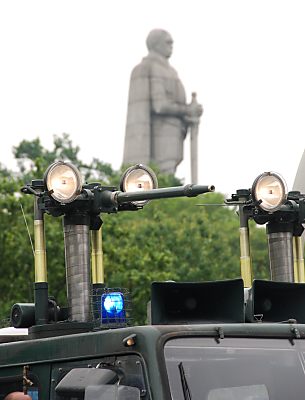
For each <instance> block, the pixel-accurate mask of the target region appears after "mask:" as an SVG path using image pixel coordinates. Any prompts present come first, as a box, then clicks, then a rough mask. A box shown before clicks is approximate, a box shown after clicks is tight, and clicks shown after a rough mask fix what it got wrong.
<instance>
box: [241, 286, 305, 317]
mask: <svg viewBox="0 0 305 400" xmlns="http://www.w3.org/2000/svg"><path fill="white" fill-rule="evenodd" d="M246 319H247V321H250V322H256V321H261V322H286V321H288V320H296V321H297V322H298V323H305V283H291V282H275V281H264V280H258V279H256V280H254V281H253V285H252V288H251V289H250V291H249V299H248V301H247V306H246Z"/></svg>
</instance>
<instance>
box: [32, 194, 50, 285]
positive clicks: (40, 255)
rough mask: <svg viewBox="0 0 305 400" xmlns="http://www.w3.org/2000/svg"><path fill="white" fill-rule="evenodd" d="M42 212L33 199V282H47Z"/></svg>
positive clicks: (36, 201)
mask: <svg viewBox="0 0 305 400" xmlns="http://www.w3.org/2000/svg"><path fill="white" fill-rule="evenodd" d="M43 215H44V214H43V212H42V211H41V210H39V208H38V199H37V198H36V197H35V200H34V242H35V248H34V256H35V282H47V281H48V278H47V258H46V244H45V243H46V242H45V232H44V218H43Z"/></svg>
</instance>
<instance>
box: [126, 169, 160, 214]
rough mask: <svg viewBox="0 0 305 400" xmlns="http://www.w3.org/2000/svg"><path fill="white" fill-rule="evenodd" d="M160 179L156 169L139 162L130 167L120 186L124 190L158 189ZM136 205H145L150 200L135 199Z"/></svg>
mask: <svg viewBox="0 0 305 400" xmlns="http://www.w3.org/2000/svg"><path fill="white" fill-rule="evenodd" d="M157 187H158V180H157V177H156V175H155V173H154V171H153V170H152V169H150V168H148V167H147V166H145V165H142V164H137V165H135V166H133V167H130V168H128V169H127V170H126V171H125V172H124V174H123V176H122V179H121V183H120V188H121V190H122V191H123V192H137V191H144V190H151V189H156V188H157ZM132 203H133V204H135V205H138V206H143V205H145V204H146V203H148V200H141V201H133V202H132Z"/></svg>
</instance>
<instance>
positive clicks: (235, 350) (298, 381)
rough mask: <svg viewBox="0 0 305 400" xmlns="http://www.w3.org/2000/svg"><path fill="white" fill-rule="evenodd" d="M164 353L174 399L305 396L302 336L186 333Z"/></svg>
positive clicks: (262, 399)
mask: <svg viewBox="0 0 305 400" xmlns="http://www.w3.org/2000/svg"><path fill="white" fill-rule="evenodd" d="M164 353H165V361H166V368H167V373H168V379H169V385H170V390H171V396H172V399H173V400H199V399H200V400H288V399H289V400H300V399H303V398H305V397H304V396H305V395H304V393H305V372H304V370H305V362H304V354H305V346H304V343H303V341H294V343H292V342H290V341H289V340H288V339H260V338H224V339H221V340H219V342H216V340H215V339H212V338H202V337H201V338H183V339H172V340H170V341H168V342H167V343H166V344H165V348H164Z"/></svg>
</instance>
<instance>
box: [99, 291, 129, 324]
mask: <svg viewBox="0 0 305 400" xmlns="http://www.w3.org/2000/svg"><path fill="white" fill-rule="evenodd" d="M101 313H102V323H110V324H112V323H125V322H126V312H125V300H124V296H123V293H121V292H110V293H104V294H103V295H102V297H101Z"/></svg>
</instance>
